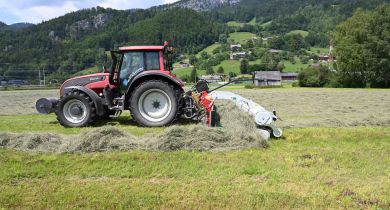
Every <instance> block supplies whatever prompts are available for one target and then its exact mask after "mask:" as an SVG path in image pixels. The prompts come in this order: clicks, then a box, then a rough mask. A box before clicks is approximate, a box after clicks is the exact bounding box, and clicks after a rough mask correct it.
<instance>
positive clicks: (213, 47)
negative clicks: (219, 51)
mask: <svg viewBox="0 0 390 210" xmlns="http://www.w3.org/2000/svg"><path fill="white" fill-rule="evenodd" d="M220 46H221V44H219V43H217V42H216V43H214V44H212V45H210V46H208V47H206V48H204V49H203V50H202V51H200V52H199V53H198V54H196V56H198V57H200V55H201V54H202V52H207V54H209V55H212V54H213V50H215V49H216V48H218V47H220Z"/></svg>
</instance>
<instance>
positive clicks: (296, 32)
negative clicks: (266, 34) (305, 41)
mask: <svg viewBox="0 0 390 210" xmlns="http://www.w3.org/2000/svg"><path fill="white" fill-rule="evenodd" d="M290 34H300V35H301V36H302V37H307V35H309V32H307V31H303V30H293V31H290V32H288V33H287V35H290Z"/></svg>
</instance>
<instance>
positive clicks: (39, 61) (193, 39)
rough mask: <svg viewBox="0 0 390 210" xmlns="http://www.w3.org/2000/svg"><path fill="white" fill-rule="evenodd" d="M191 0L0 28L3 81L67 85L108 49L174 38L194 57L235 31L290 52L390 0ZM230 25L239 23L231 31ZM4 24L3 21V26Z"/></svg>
mask: <svg viewBox="0 0 390 210" xmlns="http://www.w3.org/2000/svg"><path fill="white" fill-rule="evenodd" d="M211 1H212V0H202V1H199V2H201V3H202V4H208V3H210V2H211ZM193 2H195V3H196V1H194V0H191V1H188V0H187V1H181V2H179V3H178V4H174V5H168V6H161V7H154V8H151V9H147V10H138V9H137V10H126V11H118V10H113V9H104V8H100V7H97V8H91V9H84V10H80V11H77V12H72V13H69V14H67V15H65V16H62V17H58V18H55V19H53V20H49V21H46V22H43V23H41V24H38V25H36V26H32V27H29V28H26V29H20V30H16V31H15V30H3V31H2V30H0V31H1V32H0V37H1V38H0V77H1V78H3V79H24V80H29V81H32V82H34V80H37V78H38V76H37V75H38V69H44V70H45V72H46V73H47V74H48V76H49V77H53V78H56V79H59V80H63V79H66V78H67V77H69V76H70V75H72V74H74V73H76V72H79V71H81V70H84V69H86V68H88V67H92V66H95V65H98V66H101V65H102V64H103V62H104V60H105V55H106V54H105V51H107V50H111V49H115V48H117V47H118V46H121V45H137V44H148V45H155V44H161V43H162V42H163V41H164V40H170V41H171V43H172V44H173V45H174V46H175V47H176V48H177V49H178V51H177V52H178V54H179V53H180V54H182V53H184V54H188V55H191V54H195V53H197V52H199V51H200V50H201V49H203V48H205V47H207V46H209V45H211V44H213V43H214V42H217V41H219V38H220V35H221V34H226V36H228V35H229V32H235V31H244V32H251V33H253V34H256V35H258V36H260V37H267V36H274V37H280V39H275V41H273V43H271V47H274V48H280V49H284V50H291V49H290V46H289V44H288V42H289V40H292V41H294V42H295V41H297V43H298V45H296V48H297V49H299V48H300V47H326V46H327V45H328V43H329V40H330V39H331V37H332V33H333V31H334V30H335V28H336V26H337V24H339V23H340V22H342V21H344V20H345V19H347V18H348V17H351V16H352V14H353V12H354V11H355V10H356V8H363V9H372V8H375V7H376V6H378V5H380V4H382V3H385V2H390V0H370V1H364V0H353V1H342V0H327V1H325V0H319V1H313V0H241V1H238V0H237V1H236V0H235V1H226V2H227V3H226V4H221V5H216V6H215V7H213V8H214V9H211V10H207V11H204V10H202V11H194V10H191V9H188V7H190V6H191V4H193ZM190 3H191V4H190ZM180 5H181V6H180ZM197 5H198V4H197ZM198 6H199V5H198ZM200 6H202V7H204V6H205V5H200ZM180 7H186V8H180ZM194 9H196V8H194ZM229 21H235V22H237V23H240V24H239V26H237V27H232V26H228V25H227V24H226V23H227V22H229ZM249 22H250V24H248V23H249ZM241 23H242V24H241ZM1 27H5V24H2V23H0V28H1ZM294 30H295V31H296V30H301V31H303V32H304V33H306V35H305V37H303V36H301V35H299V34H298V35H294V34H293V35H288V36H287V38H286V39H284V38H285V36H286V34H288V33H289V32H290V31H294ZM1 78H0V79H1ZM35 82H36V81H35Z"/></svg>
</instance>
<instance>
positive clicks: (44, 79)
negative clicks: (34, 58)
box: [43, 68, 46, 87]
mask: <svg viewBox="0 0 390 210" xmlns="http://www.w3.org/2000/svg"><path fill="white" fill-rule="evenodd" d="M43 87H46V76H45V68H43Z"/></svg>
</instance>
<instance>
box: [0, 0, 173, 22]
mask: <svg viewBox="0 0 390 210" xmlns="http://www.w3.org/2000/svg"><path fill="white" fill-rule="evenodd" d="M176 1H178V0H0V21H2V22H4V23H6V24H8V25H9V24H13V23H19V22H28V23H35V24H36V23H40V22H42V21H46V20H50V19H52V18H55V17H59V16H62V15H64V14H66V13H69V12H73V11H77V10H80V9H83V8H91V7H96V6H100V7H105V8H107V7H109V8H114V9H121V10H124V9H133V8H143V9H146V8H149V7H152V6H156V5H161V4H168V3H173V2H176Z"/></svg>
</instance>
